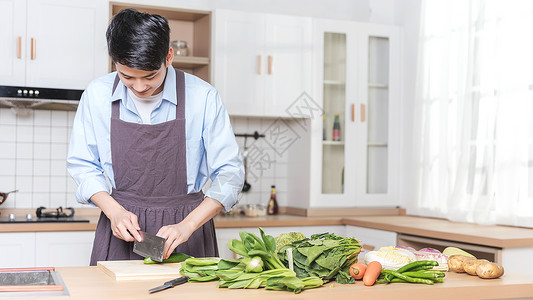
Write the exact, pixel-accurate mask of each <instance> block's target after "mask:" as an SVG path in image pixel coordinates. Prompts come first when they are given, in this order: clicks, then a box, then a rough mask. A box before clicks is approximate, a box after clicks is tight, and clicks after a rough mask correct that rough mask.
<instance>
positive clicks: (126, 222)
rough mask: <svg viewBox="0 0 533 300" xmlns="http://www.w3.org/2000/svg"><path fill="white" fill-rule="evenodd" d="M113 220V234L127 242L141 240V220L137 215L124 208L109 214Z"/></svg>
mask: <svg viewBox="0 0 533 300" xmlns="http://www.w3.org/2000/svg"><path fill="white" fill-rule="evenodd" d="M108 218H109V220H110V221H111V230H112V231H113V235H114V236H115V237H117V238H119V239H121V240H124V241H126V242H133V241H135V240H137V241H139V242H140V241H141V235H140V234H139V230H141V227H140V226H139V222H138V221H137V216H136V215H134V214H133V213H131V212H129V211H127V210H126V209H124V208H122V209H121V210H118V211H116V212H113V213H112V214H111V216H108Z"/></svg>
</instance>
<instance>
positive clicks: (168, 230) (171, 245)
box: [156, 221, 196, 259]
mask: <svg viewBox="0 0 533 300" xmlns="http://www.w3.org/2000/svg"><path fill="white" fill-rule="evenodd" d="M194 230H196V228H194V227H193V226H191V225H190V224H187V223H185V222H184V221H182V222H180V223H178V224H174V225H167V226H163V227H161V229H159V231H158V232H157V234H156V235H157V236H160V237H162V238H164V239H166V240H167V241H166V242H165V250H164V251H163V258H164V259H167V258H169V256H170V255H171V254H172V252H173V251H174V249H176V247H178V246H179V245H180V244H182V243H185V242H186V241H187V240H189V237H190V236H191V235H192V233H193V232H194Z"/></svg>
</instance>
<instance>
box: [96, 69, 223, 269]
mask: <svg viewBox="0 0 533 300" xmlns="http://www.w3.org/2000/svg"><path fill="white" fill-rule="evenodd" d="M118 82H119V78H118V76H117V77H116V78H115V83H114V85H113V92H112V93H114V92H115V89H116V87H117V84H118ZM176 94H177V106H176V119H175V120H172V121H168V122H164V123H160V124H154V125H148V124H137V123H129V122H125V121H122V120H121V119H120V100H119V101H114V102H113V103H112V109H111V135H110V139H111V155H112V161H113V172H114V176H115V185H116V189H113V192H112V196H113V198H114V199H115V200H116V201H117V202H118V203H120V204H121V205H122V206H123V207H124V208H125V209H126V210H128V211H130V212H132V213H133V214H135V215H136V216H137V217H138V221H139V226H140V227H141V230H142V231H145V232H148V233H151V234H156V233H157V232H158V231H159V229H160V228H161V227H162V226H165V225H171V224H177V223H179V222H181V221H182V220H183V219H184V218H185V217H186V216H187V215H188V214H189V213H190V212H191V211H192V210H194V209H195V208H196V207H197V206H198V205H199V204H200V203H201V202H202V200H203V199H204V195H203V193H202V192H198V193H193V194H187V161H186V159H187V157H186V136H185V75H184V73H183V72H182V71H179V70H176ZM174 252H182V253H186V254H189V255H192V256H194V257H213V256H218V247H217V244H216V237H215V227H214V223H213V220H212V219H211V220H209V221H208V222H206V223H205V224H204V225H203V226H202V227H200V228H198V229H197V230H196V231H195V232H193V234H192V235H191V236H190V237H189V240H188V241H187V242H185V243H183V244H181V245H179V246H178V247H177V248H176V249H175V250H174ZM131 259H142V257H141V256H139V255H137V254H135V253H133V242H125V241H123V240H121V239H119V238H117V237H115V236H113V233H112V231H111V221H110V220H109V219H108V218H107V216H106V215H105V214H104V213H103V212H102V213H101V214H100V219H99V220H98V225H97V227H96V235H95V238H94V244H93V250H92V255H91V266H94V265H96V262H97V261H103V260H131Z"/></svg>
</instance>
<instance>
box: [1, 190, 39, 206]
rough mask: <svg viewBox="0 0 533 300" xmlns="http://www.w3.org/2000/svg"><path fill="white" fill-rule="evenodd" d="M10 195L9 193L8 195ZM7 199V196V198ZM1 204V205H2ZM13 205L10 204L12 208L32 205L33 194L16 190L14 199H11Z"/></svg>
mask: <svg viewBox="0 0 533 300" xmlns="http://www.w3.org/2000/svg"><path fill="white" fill-rule="evenodd" d="M10 196H11V195H10ZM8 201H9V198H8ZM4 204H6V203H4ZM4 204H2V206H4ZM13 204H14V206H11V207H13V208H32V207H34V206H33V194H32V193H23V192H20V191H19V192H18V193H17V194H16V195H15V199H14V201H13Z"/></svg>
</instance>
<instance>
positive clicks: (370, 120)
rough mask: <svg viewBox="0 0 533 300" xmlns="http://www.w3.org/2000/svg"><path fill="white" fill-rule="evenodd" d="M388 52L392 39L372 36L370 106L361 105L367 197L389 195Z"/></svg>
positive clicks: (369, 44)
mask: <svg viewBox="0 0 533 300" xmlns="http://www.w3.org/2000/svg"><path fill="white" fill-rule="evenodd" d="M389 51H390V50H389V38H387V37H375V36H369V38H368V67H367V68H368V91H367V92H368V94H367V99H368V100H367V101H368V102H367V104H368V106H367V107H365V105H364V104H362V105H361V119H362V120H361V121H362V122H364V121H365V120H364V119H365V118H367V120H366V122H367V128H366V131H367V132H366V136H367V141H366V144H367V149H366V161H367V166H366V178H367V180H366V193H367V194H387V193H388V192H389V191H388V178H389V175H388V172H389V163H388V157H389V153H388V152H389V143H388V141H389Z"/></svg>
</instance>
